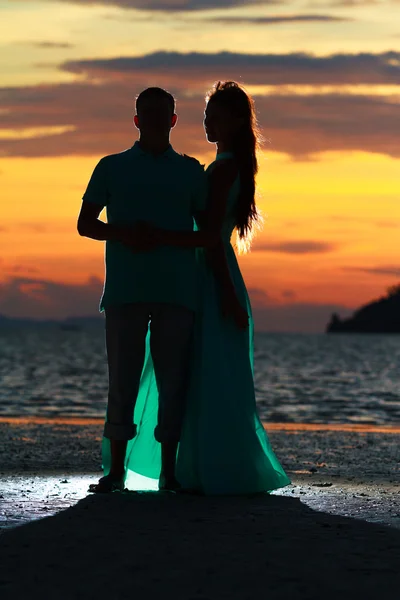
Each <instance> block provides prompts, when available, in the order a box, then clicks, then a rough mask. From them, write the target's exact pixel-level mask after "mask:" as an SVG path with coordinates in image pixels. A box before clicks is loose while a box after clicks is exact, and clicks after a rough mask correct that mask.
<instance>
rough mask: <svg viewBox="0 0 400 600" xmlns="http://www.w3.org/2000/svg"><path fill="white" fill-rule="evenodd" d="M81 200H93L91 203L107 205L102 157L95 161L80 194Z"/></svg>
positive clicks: (107, 194) (107, 195)
mask: <svg viewBox="0 0 400 600" xmlns="http://www.w3.org/2000/svg"><path fill="white" fill-rule="evenodd" d="M82 200H84V201H85V202H93V204H98V205H99V206H107V204H108V200H109V193H108V188H107V179H106V168H105V161H104V158H102V159H101V160H100V161H99V162H98V163H97V165H96V167H95V169H94V171H93V173H92V176H91V178H90V181H89V183H88V186H87V188H86V191H85V193H84V194H83V196H82Z"/></svg>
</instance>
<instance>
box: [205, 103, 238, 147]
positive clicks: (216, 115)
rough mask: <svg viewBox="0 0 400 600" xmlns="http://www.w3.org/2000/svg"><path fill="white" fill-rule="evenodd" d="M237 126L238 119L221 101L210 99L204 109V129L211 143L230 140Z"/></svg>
mask: <svg viewBox="0 0 400 600" xmlns="http://www.w3.org/2000/svg"><path fill="white" fill-rule="evenodd" d="M236 128H237V123H236V119H235V118H234V117H233V116H232V114H231V113H230V112H229V111H228V110H227V109H226V108H224V107H223V106H221V104H220V103H219V102H213V101H212V100H210V101H209V102H208V104H207V106H206V109H205V111H204V130H205V132H206V136H207V140H208V141H209V142H210V143H214V144H215V143H217V142H229V141H230V139H231V138H232V136H233V134H234V133H235V130H236Z"/></svg>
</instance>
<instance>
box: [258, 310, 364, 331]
mask: <svg viewBox="0 0 400 600" xmlns="http://www.w3.org/2000/svg"><path fill="white" fill-rule="evenodd" d="M353 312H354V309H350V308H348V307H346V306H342V305H336V304H312V303H300V302H294V303H291V304H270V305H268V306H264V307H257V306H255V307H253V318H254V324H255V329H256V331H270V332H299V333H322V332H323V331H325V328H326V325H327V323H328V322H329V321H330V318H331V315H332V314H333V313H338V314H340V315H341V316H342V317H348V316H350V315H351V314H353Z"/></svg>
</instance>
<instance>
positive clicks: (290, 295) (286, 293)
mask: <svg viewBox="0 0 400 600" xmlns="http://www.w3.org/2000/svg"><path fill="white" fill-rule="evenodd" d="M282 298H286V299H287V300H294V299H295V298H297V293H296V292H295V291H294V290H283V291H282Z"/></svg>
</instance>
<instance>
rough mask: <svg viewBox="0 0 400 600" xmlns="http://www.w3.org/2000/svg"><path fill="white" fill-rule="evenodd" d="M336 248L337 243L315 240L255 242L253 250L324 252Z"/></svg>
mask: <svg viewBox="0 0 400 600" xmlns="http://www.w3.org/2000/svg"><path fill="white" fill-rule="evenodd" d="M335 249H336V245H335V244H330V243H328V242H319V241H314V240H299V241H292V242H290V241H289V242H275V243H267V244H260V245H257V244H255V245H254V246H253V248H252V250H253V252H281V253H283V254H322V253H325V252H332V251H333V250H335Z"/></svg>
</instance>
